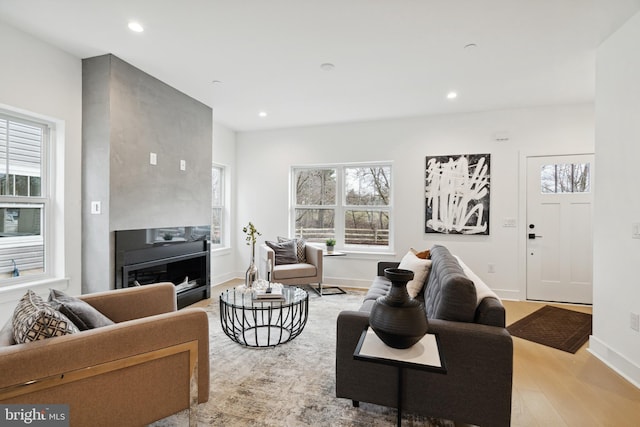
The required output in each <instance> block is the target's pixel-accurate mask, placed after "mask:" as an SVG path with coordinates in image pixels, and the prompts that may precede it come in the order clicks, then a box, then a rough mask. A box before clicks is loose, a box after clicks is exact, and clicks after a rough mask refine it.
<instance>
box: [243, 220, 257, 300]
mask: <svg viewBox="0 0 640 427" xmlns="http://www.w3.org/2000/svg"><path fill="white" fill-rule="evenodd" d="M242 231H243V232H244V233H245V234H246V235H247V239H246V241H247V245H251V262H250V263H249V268H248V269H247V272H246V273H245V276H244V284H245V286H246V287H248V288H250V287H251V286H252V285H253V282H255V281H256V280H258V267H257V266H256V241H257V240H258V239H257V236H261V233H260V232H259V231H258V230H257V229H256V227H255V226H254V225H253V223H252V222H251V221H249V224H247V226H246V227H243V228H242Z"/></svg>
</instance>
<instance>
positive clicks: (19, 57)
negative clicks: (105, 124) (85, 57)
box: [0, 24, 82, 323]
mask: <svg viewBox="0 0 640 427" xmlns="http://www.w3.org/2000/svg"><path fill="white" fill-rule="evenodd" d="M0 49H1V50H2V66H1V67H0V104H1V105H0V106H1V107H3V108H13V109H17V110H20V111H23V112H26V113H29V114H34V115H37V116H41V117H45V118H48V119H50V120H54V121H55V122H56V123H58V125H57V126H58V137H59V138H58V140H57V141H56V145H57V155H58V157H59V160H61V163H60V166H61V167H60V168H59V169H58V170H57V178H56V179H57V180H58V183H61V184H62V185H63V186H64V188H63V189H64V191H63V192H62V193H63V194H61V195H60V201H61V205H60V206H58V207H56V211H57V214H58V218H59V223H58V224H54V225H53V228H54V230H53V231H54V233H56V236H55V241H56V247H55V248H53V250H55V251H57V253H58V255H63V256H62V257H61V263H60V264H58V265H55V266H53V267H54V269H55V270H56V273H57V274H59V275H60V276H61V277H62V278H66V279H65V280H63V281H61V282H54V283H51V282H47V283H40V284H34V283H31V284H29V285H28V286H26V285H25V286H14V287H10V288H0V321H2V322H3V323H4V320H5V319H7V318H9V317H10V316H11V314H12V313H13V308H14V307H15V304H16V301H17V300H18V299H19V298H20V297H22V295H23V294H24V293H25V291H26V289H27V288H30V289H33V290H34V291H36V292H38V293H39V294H41V295H47V294H48V288H49V287H56V288H59V289H62V290H65V292H68V293H69V294H71V295H76V294H80V288H81V287H80V280H81V264H80V261H79V260H80V258H81V252H80V248H81V236H80V234H81V230H80V224H81V214H80V207H81V206H80V204H81V195H80V190H81V144H82V141H81V139H82V135H81V129H82V127H81V120H82V68H81V62H80V59H78V58H74V57H73V56H71V55H69V54H67V53H65V52H63V51H61V50H59V49H57V48H54V47H52V46H50V45H48V44H46V43H44V42H42V41H40V40H38V39H35V38H33V37H31V36H29V35H27V34H25V33H23V32H21V31H18V30H16V29H14V28H12V27H9V26H6V25H4V24H0ZM60 131H62V132H60ZM62 133H63V134H62Z"/></svg>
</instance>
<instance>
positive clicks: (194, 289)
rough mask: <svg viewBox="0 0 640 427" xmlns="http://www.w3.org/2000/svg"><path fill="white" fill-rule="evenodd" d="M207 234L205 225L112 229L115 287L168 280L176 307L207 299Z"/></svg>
mask: <svg viewBox="0 0 640 427" xmlns="http://www.w3.org/2000/svg"><path fill="white" fill-rule="evenodd" d="M209 237H210V227H209V226H185V227H165V228H146V229H139V230H121V231H116V232H115V248H116V249H115V252H116V253H115V268H116V271H115V277H116V283H115V286H116V288H127V287H132V286H144V285H148V284H151V283H158V282H172V283H173V284H174V285H175V286H176V295H177V305H178V308H183V307H185V306H187V305H189V304H193V303H194V302H196V301H200V300H202V299H205V298H209V297H210V296H211V283H210V258H209V254H210V250H209V249H210V242H209Z"/></svg>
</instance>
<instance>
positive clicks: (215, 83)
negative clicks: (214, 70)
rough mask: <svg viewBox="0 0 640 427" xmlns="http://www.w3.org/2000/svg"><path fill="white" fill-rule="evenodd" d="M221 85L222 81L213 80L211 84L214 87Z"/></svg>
mask: <svg viewBox="0 0 640 427" xmlns="http://www.w3.org/2000/svg"><path fill="white" fill-rule="evenodd" d="M221 83H222V81H221V80H211V84H212V85H219V84H221Z"/></svg>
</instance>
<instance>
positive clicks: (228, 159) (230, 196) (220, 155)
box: [211, 114, 240, 286]
mask: <svg viewBox="0 0 640 427" xmlns="http://www.w3.org/2000/svg"><path fill="white" fill-rule="evenodd" d="M213 162H214V163H217V164H219V165H223V166H225V168H226V177H225V178H226V179H225V199H226V202H227V209H226V212H225V219H226V220H227V222H226V224H225V231H226V232H227V236H228V237H227V240H226V242H225V243H226V245H227V247H225V248H222V249H214V250H213V251H212V252H211V284H212V285H214V286H215V285H217V284H220V283H222V282H225V281H227V280H230V279H232V278H234V277H239V275H240V274H239V273H238V272H236V251H235V250H233V249H232V248H231V247H230V245H233V246H236V245H235V243H236V241H235V239H236V233H237V231H238V230H237V228H238V227H237V226H236V219H235V215H234V213H235V211H236V210H235V202H236V193H235V172H236V171H235V165H236V134H235V132H234V131H233V130H231V129H229V128H227V127H225V126H223V125H221V124H218V123H215V114H214V123H213Z"/></svg>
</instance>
